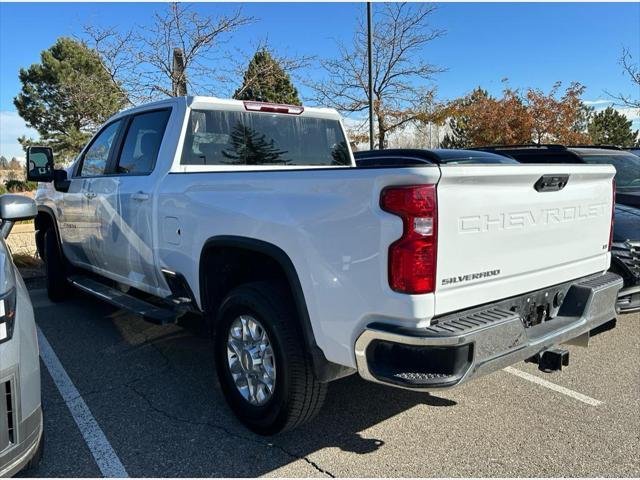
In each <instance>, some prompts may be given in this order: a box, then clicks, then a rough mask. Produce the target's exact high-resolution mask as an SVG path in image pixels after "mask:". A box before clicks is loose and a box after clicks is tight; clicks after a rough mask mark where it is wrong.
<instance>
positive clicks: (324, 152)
mask: <svg viewBox="0 0 640 480" xmlns="http://www.w3.org/2000/svg"><path fill="white" fill-rule="evenodd" d="M181 163H182V165H305V166H329V165H331V166H340V165H351V158H350V156H349V149H348V147H347V142H346V139H345V137H344V135H343V133H342V128H341V127H340V123H339V122H338V121H337V120H327V119H321V118H310V117H301V116H294V115H282V114H270V113H252V112H225V111H215V110H192V112H191V115H190V118H189V125H188V126H187V133H186V137H185V142H184V147H183V150H182V159H181Z"/></svg>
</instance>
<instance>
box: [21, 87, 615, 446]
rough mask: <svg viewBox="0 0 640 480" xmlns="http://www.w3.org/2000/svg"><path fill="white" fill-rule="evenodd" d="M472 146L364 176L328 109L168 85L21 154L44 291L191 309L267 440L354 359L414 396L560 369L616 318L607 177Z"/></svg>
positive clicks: (358, 368) (229, 390) (233, 390)
mask: <svg viewBox="0 0 640 480" xmlns="http://www.w3.org/2000/svg"><path fill="white" fill-rule="evenodd" d="M444 153H447V152H444ZM473 153H474V154H475V155H491V154H486V153H485V154H483V153H482V152H473ZM434 155H435V154H434ZM456 155H458V156H459V157H460V161H453V162H452V161H451V160H452V158H453V159H454V160H455V158H454V157H455V156H456ZM468 155H469V153H468V152H454V151H449V152H448V153H447V159H448V161H447V162H439V161H438V160H437V156H434V160H433V161H432V162H431V163H425V164H422V165H416V166H409V167H406V168H393V167H386V166H384V165H383V166H372V167H366V168H359V167H356V164H355V163H354V159H353V155H352V153H351V150H350V148H349V143H348V141H347V139H346V137H345V133H344V128H343V126H342V123H341V118H340V116H339V115H338V114H337V113H336V112H335V111H334V110H328V109H319V108H306V107H295V106H287V105H274V104H265V103H257V102H241V101H232V100H220V99H214V98H205V97H183V98H174V99H170V100H165V101H161V102H157V103H152V104H149V105H144V106H140V107H137V108H133V109H131V110H128V111H124V112H121V113H119V114H117V115H115V116H114V117H113V118H111V119H110V120H109V121H108V122H107V123H106V124H105V126H103V127H102V128H101V129H100V131H99V132H98V133H97V134H96V135H95V136H94V138H93V139H92V140H91V141H90V142H89V144H88V145H87V146H86V147H85V148H84V149H83V151H82V152H81V153H80V155H79V156H78V158H77V159H76V161H75V162H74V164H73V165H72V166H71V167H70V168H68V169H67V170H54V168H53V156H52V153H51V150H50V149H48V148H44V147H32V148H31V150H30V151H29V153H28V167H27V169H28V176H29V178H30V179H31V180H37V181H40V182H50V183H42V184H41V185H40V188H39V190H38V192H37V195H36V201H37V204H38V217H37V218H36V229H37V233H36V240H37V245H38V249H39V251H40V252H41V255H42V257H43V258H44V260H45V263H46V269H47V285H48V292H49V296H50V298H51V299H52V300H53V301H60V300H63V299H64V298H65V297H66V296H67V295H68V294H69V293H70V290H71V289H72V288H73V287H75V288H79V289H82V290H84V291H86V292H89V293H92V294H95V295H97V296H98V297H99V298H102V299H104V300H107V301H109V302H111V303H113V304H115V305H117V306H120V307H123V308H128V309H130V310H132V311H135V312H138V313H139V314H141V315H143V316H144V317H145V318H147V319H149V320H151V321H156V322H160V323H165V322H170V321H175V320H176V319H177V318H178V317H180V316H181V315H183V314H185V313H186V312H195V313H197V314H200V315H202V318H203V319H204V320H205V321H206V322H208V324H209V325H210V326H211V328H212V330H213V331H214V332H215V336H214V342H215V349H216V353H215V355H216V356H215V358H216V367H217V370H218V376H219V379H220V384H221V387H222V390H223V391H224V394H225V396H226V399H227V400H228V402H229V404H230V405H231V407H232V409H233V410H234V411H235V413H236V414H237V416H238V417H239V418H240V420H241V421H242V422H244V423H245V424H246V425H247V426H248V427H249V428H251V429H253V430H254V431H256V432H259V433H263V434H272V433H274V432H277V431H281V430H284V429H288V428H292V427H295V426H297V425H299V424H301V423H302V422H304V421H306V420H308V419H310V418H311V417H312V416H313V415H314V414H315V413H317V411H318V410H319V408H320V406H321V404H322V402H323V399H324V396H325V392H326V385H327V383H328V382H330V381H331V380H334V379H337V378H340V377H343V376H346V375H349V374H351V373H354V372H358V373H359V374H360V375H361V376H362V377H363V378H365V379H367V380H370V381H373V382H379V383H383V384H387V385H394V386H398V387H404V388H410V389H417V390H425V391H430V390H436V389H441V388H447V387H452V386H455V385H458V384H460V383H462V382H465V381H468V380H471V379H473V378H476V377H478V376H480V375H482V374H486V373H489V372H492V371H495V370H497V369H501V368H504V367H506V366H507V365H511V364H513V363H516V362H520V361H523V360H532V361H536V362H538V363H539V364H540V366H541V367H542V368H544V369H547V370H554V369H560V368H561V367H562V365H566V363H567V361H568V356H567V355H568V353H567V352H566V351H565V350H562V349H560V348H558V345H559V344H562V343H566V342H569V341H574V342H577V343H582V344H584V342H585V341H586V340H587V339H588V336H589V334H590V332H592V333H593V332H595V331H603V330H605V329H607V328H609V327H611V326H612V325H613V324H614V323H615V316H616V312H615V308H614V305H615V301H616V294H617V291H618V290H619V289H620V287H621V285H622V280H621V279H620V277H618V276H617V275H614V274H611V273H606V272H607V269H608V268H609V262H610V252H609V250H610V247H611V238H610V235H611V224H612V205H613V189H612V179H613V176H614V169H613V167H611V166H604V165H519V164H484V163H478V164H473V163H469V162H468V161H466V160H465V158H467V157H468ZM467 160H468V158H467ZM203 367H204V368H208V366H203Z"/></svg>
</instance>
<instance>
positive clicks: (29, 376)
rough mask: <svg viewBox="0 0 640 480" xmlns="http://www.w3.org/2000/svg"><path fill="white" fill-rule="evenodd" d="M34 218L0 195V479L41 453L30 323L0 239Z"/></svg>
mask: <svg viewBox="0 0 640 480" xmlns="http://www.w3.org/2000/svg"><path fill="white" fill-rule="evenodd" d="M35 214H36V207H35V203H34V202H33V200H31V199H30V198H28V197H25V196H22V195H2V196H0V477H10V476H12V475H14V474H16V473H18V472H19V471H20V470H23V469H25V468H31V467H33V466H35V465H36V464H37V463H38V462H39V460H40V457H41V456H42V451H43V426H42V407H41V403H40V361H39V359H38V337H37V331H36V324H35V321H34V319H33V308H32V307H31V300H30V299H29V294H28V292H27V289H26V287H25V285H24V282H23V281H22V277H21V276H20V274H19V273H18V269H17V268H16V266H15V265H14V264H13V259H12V257H11V253H10V252H9V249H8V248H7V245H6V244H5V241H4V239H5V238H6V237H7V236H8V235H9V232H10V231H11V227H12V226H13V224H14V222H16V221H18V220H25V219H29V218H33V217H34V216H35Z"/></svg>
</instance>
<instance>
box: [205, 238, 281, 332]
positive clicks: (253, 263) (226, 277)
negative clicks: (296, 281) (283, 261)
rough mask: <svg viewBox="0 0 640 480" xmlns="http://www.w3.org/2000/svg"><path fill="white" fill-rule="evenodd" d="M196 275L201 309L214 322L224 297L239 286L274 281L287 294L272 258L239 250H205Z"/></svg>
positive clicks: (238, 248) (229, 248) (277, 264)
mask: <svg viewBox="0 0 640 480" xmlns="http://www.w3.org/2000/svg"><path fill="white" fill-rule="evenodd" d="M200 276H201V279H200V286H201V291H200V298H201V300H202V306H203V309H204V311H205V312H206V313H207V314H208V317H209V318H210V319H211V320H212V321H213V322H214V323H215V321H216V318H215V315H216V312H217V310H218V307H219V306H220V303H221V302H222V300H223V299H224V297H225V296H226V295H227V294H228V293H229V292H230V291H231V290H233V289H234V288H236V287H238V286H240V285H242V284H245V283H249V282H256V281H270V282H278V283H280V284H282V285H283V286H285V287H287V289H288V291H289V293H291V286H290V285H289V281H288V279H287V275H286V273H285V272H284V270H283V268H282V266H281V265H280V264H279V263H278V262H277V261H276V260H275V259H273V258H272V257H271V256H269V255H267V254H265V253H262V252H258V251H255V250H249V249H247V248H243V247H232V246H215V247H209V248H207V249H206V250H205V251H204V252H203V254H202V258H201V261H200ZM292 298H293V297H292ZM212 326H214V325H212Z"/></svg>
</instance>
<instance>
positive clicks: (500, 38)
mask: <svg viewBox="0 0 640 480" xmlns="http://www.w3.org/2000/svg"><path fill="white" fill-rule="evenodd" d="M238 6H240V7H241V8H242V10H243V12H244V13H245V14H246V15H250V16H253V17H256V19H257V21H256V22H255V23H254V24H252V25H249V26H246V27H243V28H242V29H241V30H240V31H238V32H237V33H236V34H234V36H233V37H232V40H231V42H230V43H229V44H228V45H226V48H231V49H234V48H236V47H237V48H240V49H243V50H250V49H251V46H252V45H255V43H256V41H258V40H261V39H265V38H268V40H269V43H270V45H271V46H272V47H273V48H275V49H276V50H279V51H282V52H286V53H288V54H298V55H317V56H320V57H325V56H326V57H330V56H332V55H334V54H335V51H336V49H335V43H334V39H341V40H345V41H346V40H349V39H350V38H351V36H352V33H353V30H354V28H355V26H356V23H357V19H358V16H360V15H363V14H364V10H365V6H364V4H363V3H305V4H303V3H237V4H228V3H227V4H224V3H223V4H214V3H199V4H194V5H193V8H194V9H196V10H197V11H199V12H201V13H203V14H212V15H215V14H217V13H224V12H229V11H231V10H234V9H236V8H237V7H238ZM164 8H166V6H165V5H162V4H157V3H48V4H43V3H23V4H16V3H14V4H12V3H0V112H1V117H0V154H3V155H5V156H9V157H10V156H14V155H15V156H21V155H22V151H21V149H20V147H19V145H18V144H17V142H16V141H15V138H16V137H17V136H19V135H20V134H22V133H28V131H27V130H26V129H25V127H24V123H23V122H22V121H21V120H20V119H19V117H18V116H17V114H16V113H15V109H14V107H13V103H12V99H13V97H14V96H15V95H16V94H17V93H18V92H19V89H20V84H19V81H18V70H19V69H20V68H21V67H26V66H28V65H30V64H31V63H33V62H37V61H38V59H39V54H40V51H42V50H43V49H46V48H48V47H49V46H50V45H51V44H53V43H54V41H55V39H56V38H57V37H59V36H63V35H66V36H73V35H80V34H81V31H82V25H84V24H87V23H92V24H96V25H100V26H116V27H117V28H120V29H123V30H124V29H127V28H129V27H133V26H135V25H140V24H144V23H146V22H147V21H148V19H149V17H150V16H151V15H152V14H153V13H154V12H155V11H158V10H162V9H164ZM374 8H376V7H375V5H374ZM433 24H434V26H435V27H437V28H442V29H444V30H446V32H447V34H446V35H445V36H444V37H443V38H441V39H438V40H436V41H434V42H433V43H432V44H431V45H430V47H429V48H427V49H426V50H425V51H424V56H425V58H427V59H428V61H429V62H430V63H433V64H436V65H439V66H442V67H445V68H447V71H446V72H444V73H442V74H440V75H438V77H437V78H436V84H437V87H438V97H439V98H440V99H450V98H454V97H457V96H460V95H464V94H465V93H467V92H469V91H470V90H471V89H473V88H474V87H475V86H478V85H480V86H482V87H484V88H486V89H488V90H489V91H490V92H492V93H499V91H500V90H501V88H502V83H501V80H502V79H503V78H508V79H509V84H510V85H511V86H513V87H522V88H526V87H536V88H542V89H544V90H548V89H549V88H550V87H551V85H552V84H553V83H554V82H555V81H558V80H561V81H563V82H564V83H565V84H568V83H569V82H571V81H579V82H581V83H582V84H584V85H585V86H586V87H587V91H586V93H585V95H584V98H585V99H586V100H588V101H591V102H596V103H595V104H596V105H597V106H599V107H602V106H605V103H604V102H603V101H604V100H605V99H606V98H607V97H606V95H605V93H604V91H605V90H607V91H611V92H623V93H626V94H628V95H634V96H636V97H637V96H640V92H638V91H637V88H636V89H635V91H634V88H633V87H632V85H631V82H630V81H629V80H628V78H625V77H624V76H623V75H622V72H621V67H620V66H619V65H618V63H617V62H618V58H619V56H620V52H621V50H622V47H623V46H624V47H626V48H628V49H629V50H630V52H631V53H632V55H633V57H634V59H635V60H636V61H638V60H639V59H640V3H638V2H636V3H466V4H465V3H441V4H438V10H437V11H436V13H435V14H434V15H433ZM317 74H318V72H317V70H313V69H312V71H311V73H310V75H317ZM300 90H301V94H302V97H303V99H304V97H305V94H306V93H308V92H306V91H305V89H304V87H301V88H300ZM634 123H635V125H636V128H637V127H638V126H639V125H638V123H639V122H638V121H636V122H634Z"/></svg>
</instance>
